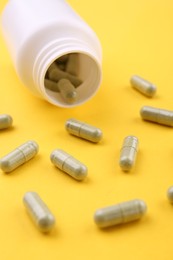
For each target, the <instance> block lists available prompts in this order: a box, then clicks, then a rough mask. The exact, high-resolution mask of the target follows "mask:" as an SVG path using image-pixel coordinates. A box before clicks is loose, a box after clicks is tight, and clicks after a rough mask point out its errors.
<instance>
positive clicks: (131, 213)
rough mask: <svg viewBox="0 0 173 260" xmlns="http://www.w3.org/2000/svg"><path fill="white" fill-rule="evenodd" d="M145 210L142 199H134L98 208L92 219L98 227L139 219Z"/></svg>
mask: <svg viewBox="0 0 173 260" xmlns="http://www.w3.org/2000/svg"><path fill="white" fill-rule="evenodd" d="M146 210H147V206H146V204H145V202H144V201H143V200H139V199H135V200H131V201H127V202H123V203H120V204H116V205H113V206H109V207H106V208H101V209H98V210H97V211H96V212H95V215H94V221H95V223H96V224H97V226H98V227H100V228H106V227H111V226H114V225H118V224H123V223H128V222H131V221H134V220H138V219H140V218H141V217H142V216H143V215H144V213H145V212H146Z"/></svg>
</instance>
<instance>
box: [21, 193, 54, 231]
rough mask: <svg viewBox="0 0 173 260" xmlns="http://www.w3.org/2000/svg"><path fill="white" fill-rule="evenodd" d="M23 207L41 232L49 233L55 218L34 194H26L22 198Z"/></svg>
mask: <svg viewBox="0 0 173 260" xmlns="http://www.w3.org/2000/svg"><path fill="white" fill-rule="evenodd" d="M23 203H24V206H25V208H26V210H27V212H28V214H29V216H30V217H31V219H32V220H33V222H34V223H35V225H36V226H37V228H38V229H39V230H40V231H42V232H50V231H51V230H52V229H53V227H54V226H55V217H54V216H53V214H52V213H51V211H50V210H49V208H48V207H47V205H46V204H45V203H44V202H43V200H42V199H41V198H40V196H39V195H38V194H37V193H36V192H26V193H25V195H24V197H23Z"/></svg>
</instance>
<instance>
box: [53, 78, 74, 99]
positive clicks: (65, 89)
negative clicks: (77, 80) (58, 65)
mask: <svg viewBox="0 0 173 260" xmlns="http://www.w3.org/2000/svg"><path fill="white" fill-rule="evenodd" d="M57 86H58V89H59V92H60V93H61V96H62V98H63V99H64V100H65V101H66V102H67V103H74V102H75V101H76V99H77V92H76V89H75V87H74V86H73V85H72V84H71V82H70V81H69V80H68V79H60V80H59V81H58V83H57Z"/></svg>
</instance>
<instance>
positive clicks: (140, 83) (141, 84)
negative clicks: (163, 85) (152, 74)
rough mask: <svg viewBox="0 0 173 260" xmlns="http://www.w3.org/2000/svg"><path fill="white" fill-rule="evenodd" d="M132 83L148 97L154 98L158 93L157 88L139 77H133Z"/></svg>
mask: <svg viewBox="0 0 173 260" xmlns="http://www.w3.org/2000/svg"><path fill="white" fill-rule="evenodd" d="M130 82H131V85H132V87H133V88H135V89H136V90H138V91H139V92H141V93H142V94H144V95H146V96H148V97H153V96H154V95H155V93H156V90H157V88H156V86H155V85H153V84H152V83H151V82H149V81H147V80H145V79H143V78H141V77H139V76H136V75H134V76H132V77H131V79H130Z"/></svg>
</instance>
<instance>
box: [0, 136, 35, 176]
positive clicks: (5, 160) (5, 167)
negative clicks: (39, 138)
mask: <svg viewBox="0 0 173 260" xmlns="http://www.w3.org/2000/svg"><path fill="white" fill-rule="evenodd" d="M38 149H39V148H38V144H37V143H36V142H35V141H28V142H26V143H24V144H22V145H20V146H19V147H17V148H16V149H15V150H13V151H12V152H10V153H9V154H7V155H5V156H4V157H2V158H1V159H0V168H1V170H2V171H4V172H11V171H13V170H15V169H16V168H17V167H19V166H20V165H22V164H24V163H26V162H27V161H29V160H30V159H31V158H33V157H34V156H35V155H36V154H37V153H38Z"/></svg>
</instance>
